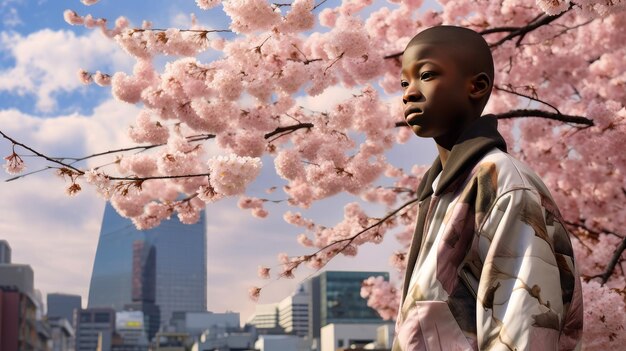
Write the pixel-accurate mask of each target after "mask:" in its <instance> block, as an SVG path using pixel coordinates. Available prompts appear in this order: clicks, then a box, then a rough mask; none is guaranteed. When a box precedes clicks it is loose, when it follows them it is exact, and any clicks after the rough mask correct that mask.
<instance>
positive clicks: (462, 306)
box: [392, 115, 583, 351]
mask: <svg viewBox="0 0 626 351" xmlns="http://www.w3.org/2000/svg"><path fill="white" fill-rule="evenodd" d="M497 125H498V122H497V119H496V117H495V116H494V115H485V116H482V117H480V118H478V119H477V120H475V121H474V122H473V123H472V125H471V126H470V127H469V128H467V129H466V130H465V131H464V132H463V134H462V135H461V137H460V138H459V140H458V141H457V143H456V144H455V145H454V147H453V148H452V150H451V151H450V155H449V157H448V160H447V162H446V165H445V168H444V169H443V170H442V166H441V161H440V160H439V157H437V158H436V159H435V161H434V162H433V164H432V166H431V168H430V169H429V170H428V171H427V172H426V174H425V175H424V177H423V179H422V181H421V183H420V185H419V187H418V190H417V194H418V197H419V205H418V216H417V217H418V218H417V221H416V227H415V233H414V235H413V238H412V243H411V247H410V249H409V254H408V257H407V270H406V275H405V278H404V284H403V294H402V301H401V303H400V308H399V311H398V316H397V319H396V335H395V338H394V343H393V347H392V351H401V350H402V351H422V350H423V351H440V350H441V351H450V350H518V351H522V350H542V351H551V350H580V347H581V342H582V340H581V339H582V329H583V301H582V291H581V285H580V279H579V274H578V270H577V268H576V263H575V259H574V253H573V251H572V245H571V241H570V238H569V234H568V232H567V230H566V228H565V225H564V221H563V219H562V217H561V214H560V212H559V210H558V208H557V206H556V204H555V202H554V200H553V199H552V196H551V194H550V192H549V191H548V189H547V188H546V186H545V185H544V183H543V182H542V181H541V179H540V178H539V176H538V175H537V174H536V173H535V172H533V170H532V169H530V168H529V167H528V166H527V165H526V164H524V163H523V162H521V161H519V160H517V159H515V158H513V157H512V156H511V155H509V154H508V153H507V145H506V143H505V141H504V139H503V138H502V136H501V135H500V133H499V132H498V129H497ZM538 137H540V136H538Z"/></svg>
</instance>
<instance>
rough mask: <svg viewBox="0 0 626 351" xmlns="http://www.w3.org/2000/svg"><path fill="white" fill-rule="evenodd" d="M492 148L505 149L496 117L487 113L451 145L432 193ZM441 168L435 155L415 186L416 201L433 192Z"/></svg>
mask: <svg viewBox="0 0 626 351" xmlns="http://www.w3.org/2000/svg"><path fill="white" fill-rule="evenodd" d="M493 147H497V148H498V149H500V150H502V151H504V152H507V145H506V141H504V138H503V137H502V135H501V134H500V133H499V132H498V119H497V117H496V116H495V115H493V114H486V115H484V116H482V117H479V118H476V119H475V120H474V121H472V122H471V123H470V124H469V125H468V126H467V128H466V129H465V130H464V131H463V132H462V133H461V135H460V136H459V139H458V140H457V142H456V143H455V144H454V146H452V150H450V155H449V156H448V160H447V161H446V167H445V168H444V169H443V173H442V174H441V177H440V179H439V183H438V184H437V190H436V192H435V196H438V195H440V194H441V193H442V192H443V191H444V190H445V189H446V188H447V187H448V186H449V185H450V184H451V183H452V182H453V181H455V180H457V179H458V178H459V175H460V174H461V173H462V172H464V171H467V168H468V167H473V166H474V165H475V164H476V162H478V160H479V159H480V158H481V157H482V156H483V155H484V154H485V153H486V152H487V151H489V150H490V149H492V148H493ZM441 168H442V166H441V160H440V159H439V156H437V157H436V158H435V160H434V161H433V163H432V166H431V167H430V169H428V171H427V173H426V174H424V177H423V180H422V181H421V182H420V184H419V186H418V188H417V194H418V198H419V201H422V200H424V199H426V198H427V197H429V196H430V195H432V194H433V188H432V184H433V181H434V180H435V178H436V177H437V175H438V174H439V172H442V169H441Z"/></svg>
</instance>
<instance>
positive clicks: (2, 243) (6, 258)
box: [0, 240, 11, 263]
mask: <svg viewBox="0 0 626 351" xmlns="http://www.w3.org/2000/svg"><path fill="white" fill-rule="evenodd" d="M0 263H11V246H9V242H8V241H6V240H0Z"/></svg>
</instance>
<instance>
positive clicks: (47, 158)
mask: <svg viewBox="0 0 626 351" xmlns="http://www.w3.org/2000/svg"><path fill="white" fill-rule="evenodd" d="M0 134H1V135H2V137H3V138H5V139H7V140H9V141H10V142H12V143H13V144H14V145H18V146H21V147H23V148H24V149H26V150H28V151H30V152H32V153H33V154H35V155H37V156H39V157H41V158H43V159H45V160H48V161H50V162H52V163H56V164H58V165H60V166H63V167H67V168H70V169H71V170H73V171H76V172H78V173H80V174H83V173H84V172H83V171H81V170H80V169H78V168H74V167H73V166H70V165H67V164H65V163H63V162H61V161H59V160H55V159H53V158H51V157H48V156H46V155H44V154H42V153H40V152H38V151H36V150H35V149H33V148H31V147H29V146H26V145H24V144H22V143H20V142H19V141H17V140H15V139H13V138H11V137H10V136H8V135H6V134H4V132H2V131H1V130H0Z"/></svg>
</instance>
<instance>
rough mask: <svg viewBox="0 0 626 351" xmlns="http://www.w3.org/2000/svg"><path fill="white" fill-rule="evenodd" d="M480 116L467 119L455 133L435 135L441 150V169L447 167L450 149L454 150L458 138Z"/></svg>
mask: <svg viewBox="0 0 626 351" xmlns="http://www.w3.org/2000/svg"><path fill="white" fill-rule="evenodd" d="M476 118H480V114H479V115H478V117H473V118H470V119H468V120H466V121H465V123H464V125H463V126H462V127H461V128H459V129H457V130H456V131H455V133H451V134H446V135H440V136H437V137H434V138H433V139H434V140H435V144H436V145H437V151H439V160H440V161H441V169H443V168H445V166H446V161H447V160H448V157H449V156H450V151H452V147H453V146H454V144H456V142H457V140H458V139H459V137H460V136H461V134H463V132H464V131H465V129H466V128H468V126H469V125H470V124H471V123H472V122H473V121H474V120H475V119H476Z"/></svg>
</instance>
